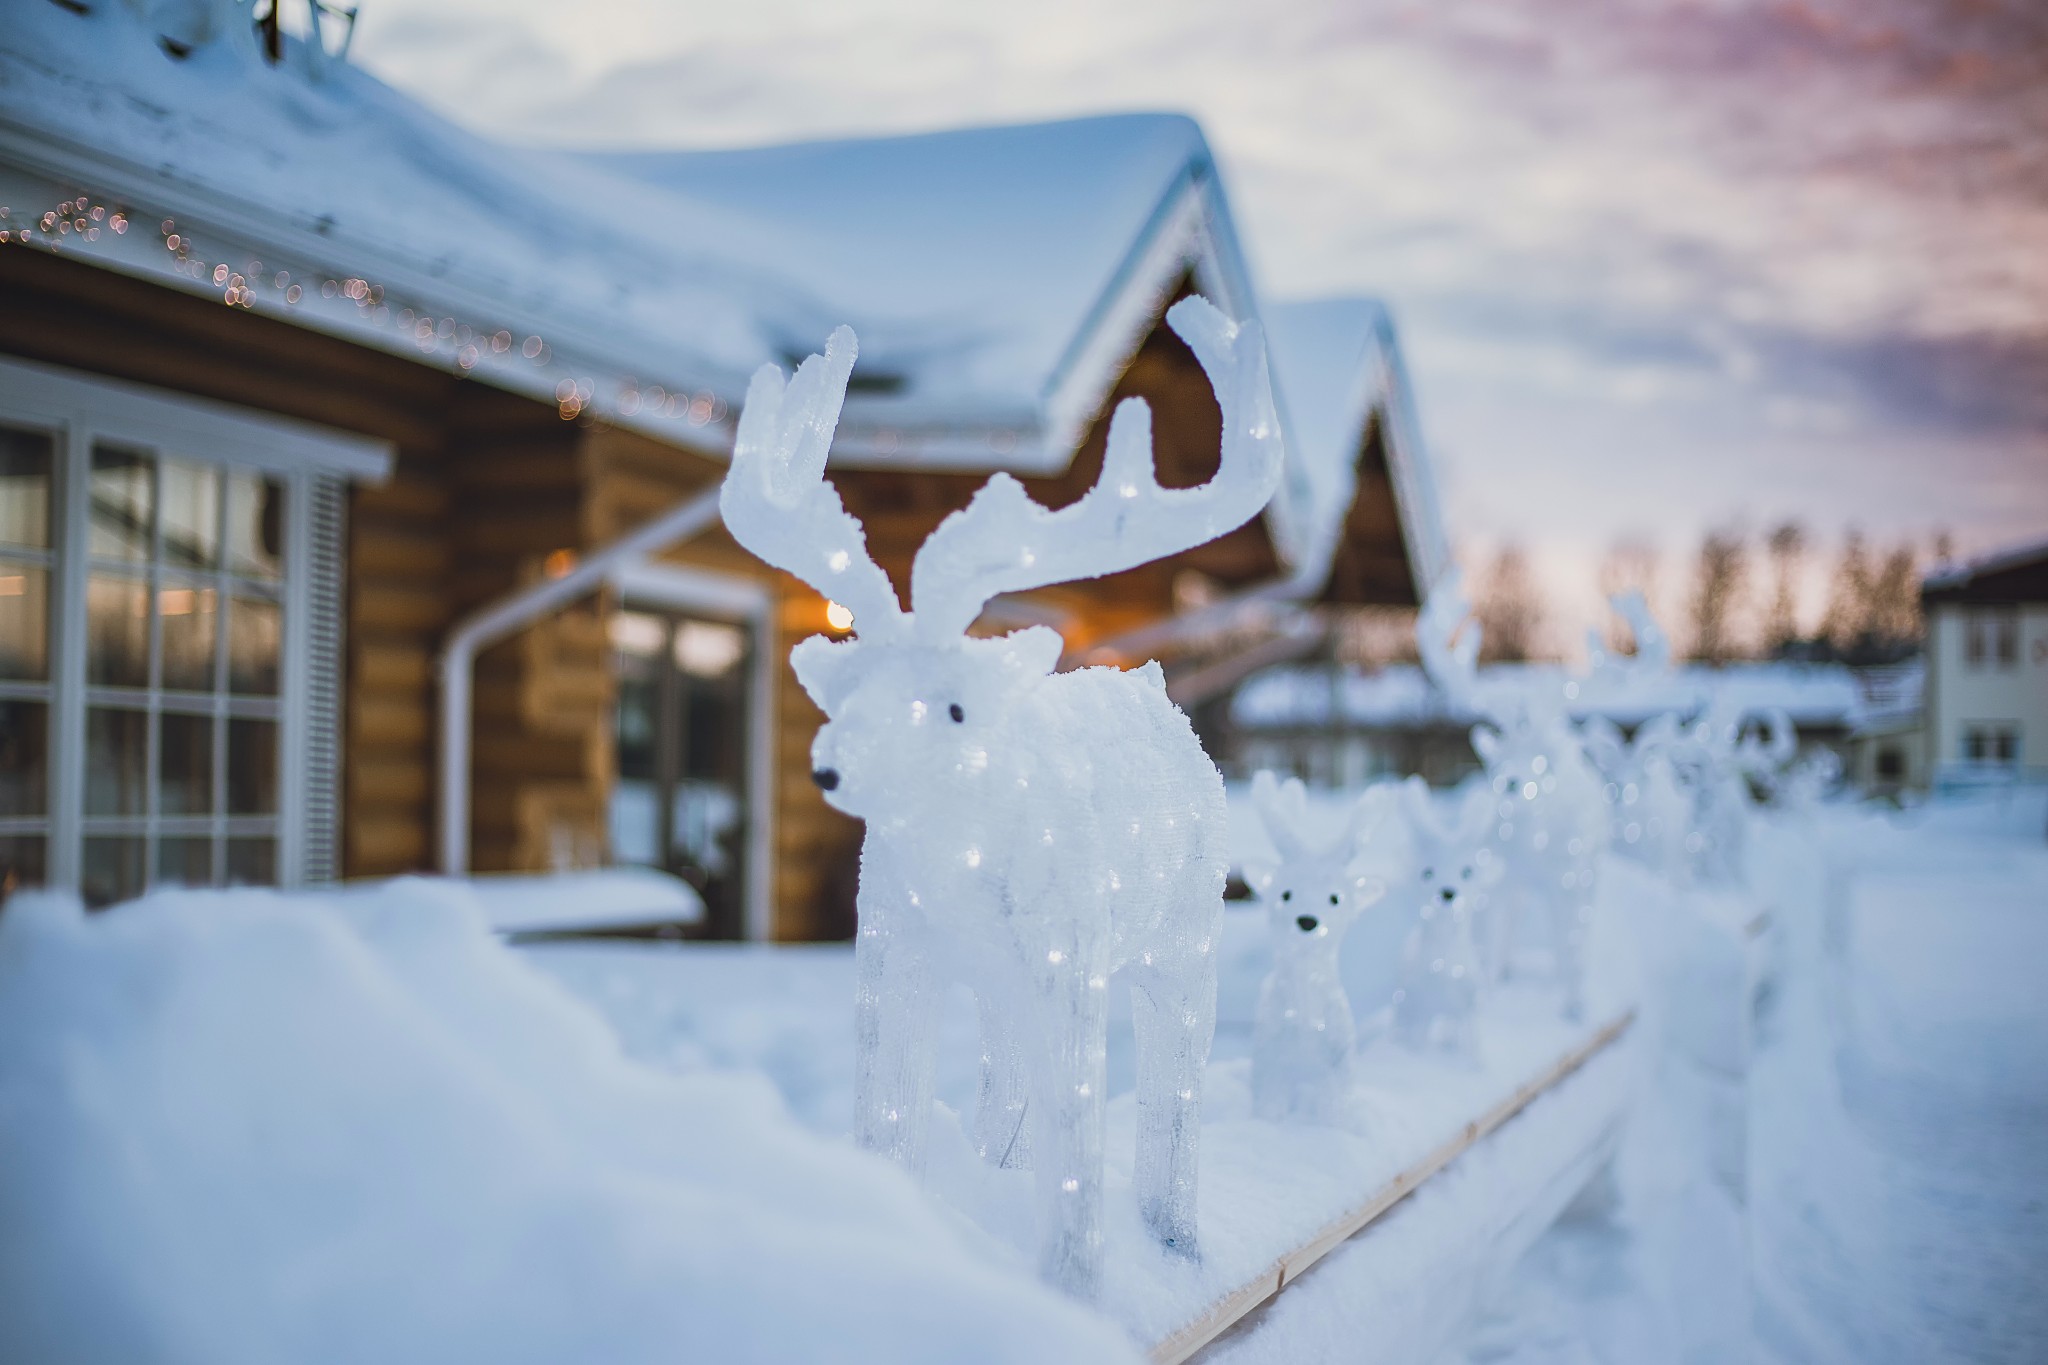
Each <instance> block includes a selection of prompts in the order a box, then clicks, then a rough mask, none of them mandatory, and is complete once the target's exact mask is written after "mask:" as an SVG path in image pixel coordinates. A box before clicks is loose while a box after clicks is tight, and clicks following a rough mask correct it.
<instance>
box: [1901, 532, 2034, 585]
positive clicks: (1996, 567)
mask: <svg viewBox="0 0 2048 1365" xmlns="http://www.w3.org/2000/svg"><path fill="white" fill-rule="evenodd" d="M2043 563H2048V539H2041V540H2031V541H2027V542H2025V543H2024V544H2020V545H2008V546H2006V547H2005V548H2004V549H2000V550H1993V551H1992V552H1991V553H1989V554H1985V555H1979V556H1978V557H1977V558H1975V559H1970V560H1965V561H1964V562H1963V563H1960V564H1943V565H1939V566H1937V567H1936V568H1934V569H1933V570H1931V571H1930V572H1928V573H1927V574H1926V575H1924V576H1923V577H1922V578H1921V580H1920V590H1921V591H1922V592H1935V593H1938V592H1943V591H1949V590H1953V589H1956V588H1965V587H1968V586H1970V584H1971V583H1973V582H1975V581H1976V580H1977V579H1979V578H1984V577H1987V576H1989V575H1991V574H1999V573H2006V572H2009V571H2010V570H2013V569H2023V568H2027V567H2030V566H2033V565H2037V564H2043Z"/></svg>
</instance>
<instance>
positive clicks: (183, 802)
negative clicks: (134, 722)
mask: <svg viewBox="0 0 2048 1365" xmlns="http://www.w3.org/2000/svg"><path fill="white" fill-rule="evenodd" d="M157 725H158V730H157V785H156V808H157V813H158V814H159V815H211V814H212V813H213V717H211V716H181V715H178V714H177V713H175V712H166V713H165V714H164V716H163V718H162V719H161V720H159V721H158V722H157Z"/></svg>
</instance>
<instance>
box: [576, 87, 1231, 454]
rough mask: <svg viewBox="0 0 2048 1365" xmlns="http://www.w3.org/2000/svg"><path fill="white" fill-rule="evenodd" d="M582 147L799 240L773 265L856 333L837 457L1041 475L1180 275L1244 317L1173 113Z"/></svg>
mask: <svg viewBox="0 0 2048 1365" xmlns="http://www.w3.org/2000/svg"><path fill="white" fill-rule="evenodd" d="M590 161H591V164H594V165H599V166H603V167H606V168H608V169H610V170H613V171H616V172H618V173H620V174H621V175H624V176H626V177H629V178H631V179H633V180H635V181H638V182H641V183H644V184H648V185H653V186H657V187H659V188H660V189H661V190H663V191H665V192H669V193H673V194H675V195H677V196H678V197H680V198H683V199H686V200H688V201H690V202H693V203H699V204H706V205H711V206H714V207H717V208H720V209H724V210H731V211H733V212H735V213H737V214H740V215H745V216H749V217H755V218H759V219H761V220H763V221H768V222H773V223H776V224H777V225H779V226H780V227H781V228H782V229H783V231H784V232H785V233H786V234H787V235H788V236H789V237H792V238H794V239H795V242H796V247H795V250H794V251H793V252H791V253H790V254H788V255H786V256H784V257H783V258H782V259H781V260H780V261H779V262H778V266H779V268H780V269H781V270H782V271H783V272H784V273H785V274H786V276H787V278H789V279H790V280H791V281H792V282H793V283H794V284H795V285H796V286H797V288H798V289H799V290H800V291H802V292H803V293H804V294H805V295H806V296H807V297H809V298H813V299H816V300H819V301H821V302H822V304H823V305H824V306H825V307H826V308H827V309H828V310H829V311H830V312H831V314H832V316H833V317H835V318H838V319H841V320H844V321H846V322H849V323H851V324H852V326H853V328H854V330H855V331H856V332H858V333H859V334H860V339H861V358H860V365H859V368H858V369H857V370H856V372H855V374H856V378H855V385H856V389H855V391H854V392H853V393H851V394H850V395H849V397H848V400H847V404H846V411H845V416H844V418H843V419H842V421H841V425H840V436H839V440H838V442H837V443H836V445H835V451H834V453H835V455H837V456H840V457H842V458H848V459H854V460H861V461H863V462H873V463H877V464H886V463H890V462H898V461H901V460H904V459H906V458H911V457H916V456H920V455H921V456H922V457H923V458H924V460H925V461H927V462H943V463H959V464H963V465H966V466H970V467H984V466H987V465H989V464H991V463H992V462H994V463H1001V464H1003V465H1005V466H1006V467H1009V468H1012V469H1020V470H1025V471H1029V472H1055V471H1057V470H1058V469H1059V468H1061V467H1063V466H1064V465H1065V463H1066V461H1067V459H1068V458H1069V457H1070V456H1071V454H1072V452H1073V448H1074V446H1075V445H1076V444H1077V443H1078V442H1079V440H1080V437H1081V434H1082V431H1083V430H1084V429H1085V427H1086V426H1087V424H1088V423H1089V422H1090V421H1092V420H1093V419H1094V417H1095V415H1096V414H1097V413H1098V412H1100V411H1101V408H1102V403H1103V400H1104V398H1105V396H1106V395H1107V393H1108V390H1109V386H1110V384H1111V383H1113V382H1114V379H1115V377H1116V374H1117V372H1118V370H1119V369H1120V368H1121V365H1122V362H1123V361H1124V360H1125V359H1126V358H1127V357H1128V356H1129V354H1130V353H1131V352H1132V351H1133V350H1135V349H1136V347H1137V345H1138V343H1139V342H1140V341H1141V340H1143V335H1144V332H1145V330H1146V329H1148V328H1149V327H1150V326H1151V325H1152V322H1153V320H1154V319H1155V318H1156V317H1157V316H1158V314H1159V310H1160V307H1161V305H1162V304H1163V302H1164V301H1165V297H1166V291H1167V290H1169V289H1171V288H1172V287H1173V286H1174V285H1175V284H1176V283H1177V282H1178V281H1179V279H1180V278H1181V276H1182V275H1183V274H1185V273H1186V272H1187V271H1189V270H1191V269H1192V270H1193V271H1194V272H1195V275H1196V280H1197V283H1198V286H1199V287H1200V288H1201V289H1202V291H1203V292H1205V293H1207V294H1209V295H1210V297H1211V299H1212V301H1214V302H1216V303H1217V304H1219V305H1220V306H1221V307H1223V308H1224V310H1225V311H1226V312H1229V313H1230V314H1232V315H1233V316H1236V317H1239V318H1243V317H1247V316H1250V315H1251V314H1252V312H1253V311H1254V306H1253V302H1252V298H1251V289H1250V285H1249V282H1248V281H1247V279H1246V278H1245V274H1244V268H1243V264H1242V262H1241V260H1240V259H1239V257H1238V254H1237V250H1236V246H1235V243H1234V240H1233V235H1232V232H1231V228H1230V223H1229V210H1228V207H1227V205H1226V203H1225V201H1224V199H1223V197H1222V194H1221V191H1220V188H1219V186H1218V184H1217V179H1216V168H1215V163H1214V161H1213V159H1212V158H1211V156H1210V154H1209V148H1208V144H1207V142H1206V141H1205V140H1204V139H1203V137H1202V131H1201V129H1200V128H1199V127H1198V126H1197V125H1196V124H1195V122H1194V121H1193V120H1192V119H1189V118H1187V117H1185V116H1183V115H1179V114H1122V115H1115V116H1110V117H1102V118H1083V119H1071V120H1066V121H1063V122H1057V123H1040V124H1032V125H1027V126H1021V127H993V128H967V129H955V130H949V131H945V132H937V133H923V134H918V135H914V136H907V137H878V138H861V139H854V140H844V141H833V142H808V143H799V144H795V145H789V146H777V147H760V148H753V149H748V150H741V151H711V152H666V151H665V152H630V153H620V154H614V155H610V156H600V157H592V158H590ZM816 345H817V342H816V339H815V338H814V337H812V336H810V335H808V334H806V335H802V336H790V337H787V338H785V339H783V341H782V343H781V349H782V350H783V351H784V352H786V353H787V354H790V355H792V356H801V355H803V354H806V353H807V352H809V351H810V350H812V349H814V348H815V347H816Z"/></svg>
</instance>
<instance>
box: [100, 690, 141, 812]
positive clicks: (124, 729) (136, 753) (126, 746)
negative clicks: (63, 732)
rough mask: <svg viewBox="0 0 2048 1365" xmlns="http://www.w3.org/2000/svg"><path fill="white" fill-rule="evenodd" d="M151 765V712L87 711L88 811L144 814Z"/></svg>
mask: <svg viewBox="0 0 2048 1365" xmlns="http://www.w3.org/2000/svg"><path fill="white" fill-rule="evenodd" d="M148 764H149V713H148V712H147V711H116V710H112V709H110V708H108V707H103V706H95V707H93V708H91V709H90V710H88V711H87V712H86V713H85V813H86V814H87V815H140V814H142V802H143V790H142V783H143V774H144V772H145V771H146V770H147V768H148Z"/></svg>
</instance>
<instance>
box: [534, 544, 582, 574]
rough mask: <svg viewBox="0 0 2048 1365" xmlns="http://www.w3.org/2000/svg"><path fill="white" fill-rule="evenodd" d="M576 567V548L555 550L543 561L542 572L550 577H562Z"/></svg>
mask: <svg viewBox="0 0 2048 1365" xmlns="http://www.w3.org/2000/svg"><path fill="white" fill-rule="evenodd" d="M575 567H576V552H575V551H574V550H554V551H551V552H550V553H549V554H548V557H547V558H546V559H544V560H542V561H541V572H542V573H544V574H546V575H547V576H548V577H549V578H560V577H562V576H563V575H564V574H566V573H568V572H569V570H571V569H573V568H575Z"/></svg>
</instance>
